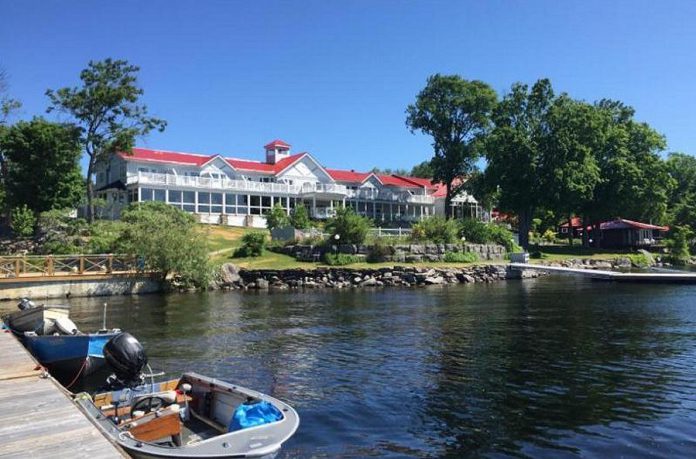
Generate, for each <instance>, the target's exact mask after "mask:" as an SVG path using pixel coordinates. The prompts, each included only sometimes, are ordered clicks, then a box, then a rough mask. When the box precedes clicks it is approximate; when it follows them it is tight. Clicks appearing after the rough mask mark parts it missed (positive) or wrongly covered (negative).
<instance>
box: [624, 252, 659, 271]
mask: <svg viewBox="0 0 696 459" xmlns="http://www.w3.org/2000/svg"><path fill="white" fill-rule="evenodd" d="M628 259H629V260H631V265H632V266H635V267H637V268H647V267H649V266H650V265H651V264H652V261H653V260H652V257H650V256H648V255H645V254H644V253H632V254H630V255H628Z"/></svg>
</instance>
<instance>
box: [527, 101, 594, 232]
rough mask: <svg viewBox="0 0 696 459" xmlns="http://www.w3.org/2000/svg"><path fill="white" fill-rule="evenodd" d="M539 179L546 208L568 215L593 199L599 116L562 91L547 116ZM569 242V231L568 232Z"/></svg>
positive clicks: (590, 108) (542, 142) (588, 106)
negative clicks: (546, 132)
mask: <svg viewBox="0 0 696 459" xmlns="http://www.w3.org/2000/svg"><path fill="white" fill-rule="evenodd" d="M545 124H546V128H547V130H548V134H547V135H545V136H544V137H543V138H542V141H541V144H540V146H541V167H540V183H541V184H542V187H543V193H544V198H543V200H544V201H545V202H546V205H547V207H548V208H551V209H554V211H555V212H558V213H559V214H561V215H567V216H568V219H569V221H570V219H571V218H572V216H573V215H574V214H576V213H577V212H579V211H580V210H581V209H584V208H586V207H587V206H588V204H589V203H591V202H592V201H593V197H594V190H595V187H596V186H597V184H598V183H599V182H600V168H599V165H598V164H597V158H596V156H595V152H596V151H597V150H598V149H600V148H602V146H603V140H604V139H603V132H602V129H601V127H602V120H601V117H600V116H599V113H598V111H597V110H596V108H595V107H593V106H592V105H589V104H587V103H584V102H580V101H576V100H573V99H571V98H570V97H568V96H567V95H565V94H563V95H561V96H560V97H558V98H557V99H556V100H554V102H553V104H552V105H551V107H550V109H549V111H548V112H547V116H546V123H545ZM568 235H569V242H570V243H571V244H572V240H573V239H572V237H573V235H572V232H569V233H568Z"/></svg>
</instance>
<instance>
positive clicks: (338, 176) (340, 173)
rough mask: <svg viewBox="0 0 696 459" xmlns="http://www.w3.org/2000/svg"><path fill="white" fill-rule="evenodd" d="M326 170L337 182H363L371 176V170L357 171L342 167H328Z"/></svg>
mask: <svg viewBox="0 0 696 459" xmlns="http://www.w3.org/2000/svg"><path fill="white" fill-rule="evenodd" d="M326 172H328V173H329V175H330V176H331V178H332V179H334V180H336V181H337V182H351V183H362V182H363V181H364V180H365V179H366V178H367V177H369V176H370V173H369V172H355V171H347V170H342V169H326Z"/></svg>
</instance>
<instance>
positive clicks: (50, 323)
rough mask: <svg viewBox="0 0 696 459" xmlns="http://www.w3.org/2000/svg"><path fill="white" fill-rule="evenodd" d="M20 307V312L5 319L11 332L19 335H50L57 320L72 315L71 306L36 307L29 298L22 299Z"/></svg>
mask: <svg viewBox="0 0 696 459" xmlns="http://www.w3.org/2000/svg"><path fill="white" fill-rule="evenodd" d="M18 307H19V311H17V312H13V313H11V314H8V315H6V316H5V317H3V321H4V322H5V324H6V325H7V326H8V327H9V328H10V330H12V331H13V332H14V333H16V334H18V335H21V334H22V333H24V332H34V333H37V334H41V335H44V334H50V333H52V332H53V330H54V328H53V327H54V324H55V320H56V319H61V318H68V316H69V315H70V307H69V306H56V305H53V306H46V305H41V306H36V305H34V303H33V302H31V301H29V300H28V299H27V298H22V301H21V302H20V303H19V305H18Z"/></svg>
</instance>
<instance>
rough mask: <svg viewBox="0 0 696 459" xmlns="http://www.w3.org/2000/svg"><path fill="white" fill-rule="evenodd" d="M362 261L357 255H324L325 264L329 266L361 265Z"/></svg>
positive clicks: (327, 253)
mask: <svg viewBox="0 0 696 459" xmlns="http://www.w3.org/2000/svg"><path fill="white" fill-rule="evenodd" d="M360 261H362V260H361V259H360V257H358V256H357V255H349V254H347V253H337V254H333V253H329V252H326V253H325V254H324V263H326V264H327V265H329V266H345V265H350V264H352V263H359V262H360Z"/></svg>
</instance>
